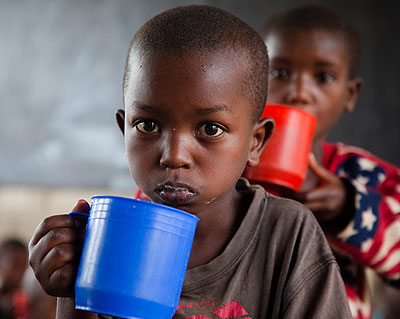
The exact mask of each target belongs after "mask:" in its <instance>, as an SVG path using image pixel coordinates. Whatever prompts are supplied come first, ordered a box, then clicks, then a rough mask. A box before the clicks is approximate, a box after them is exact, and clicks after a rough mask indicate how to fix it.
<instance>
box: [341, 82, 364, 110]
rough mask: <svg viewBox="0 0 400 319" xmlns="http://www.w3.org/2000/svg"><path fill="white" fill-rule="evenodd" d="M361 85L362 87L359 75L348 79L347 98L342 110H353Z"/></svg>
mask: <svg viewBox="0 0 400 319" xmlns="http://www.w3.org/2000/svg"><path fill="white" fill-rule="evenodd" d="M361 87H362V79H361V78H360V77H357V78H354V79H351V80H349V81H348V84H347V99H346V105H345V107H344V111H345V112H346V113H351V112H353V111H354V108H355V105H356V102H357V98H358V96H359V94H360V91H361Z"/></svg>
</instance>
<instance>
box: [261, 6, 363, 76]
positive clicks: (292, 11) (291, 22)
mask: <svg viewBox="0 0 400 319" xmlns="http://www.w3.org/2000/svg"><path fill="white" fill-rule="evenodd" d="M286 28H298V29H300V30H305V31H310V30H315V29H322V30H326V31H329V32H332V33H338V34H340V35H342V36H343V40H344V42H345V45H346V46H347V50H348V54H349V75H350V77H354V76H356V73H357V69H358V65H359V63H360V57H361V51H362V41H361V37H360V34H359V33H358V31H357V30H356V29H355V28H354V26H353V25H352V24H351V23H350V22H349V21H348V20H347V19H345V18H344V17H342V16H341V15H339V14H338V13H337V12H335V11H333V10H331V9H328V8H326V7H324V6H321V5H317V4H308V5H302V6H297V7H293V8H289V9H287V10H285V11H282V12H280V13H277V14H275V15H273V16H272V17H270V18H269V19H268V20H267V21H266V23H265V24H264V25H263V27H262V28H261V30H260V34H261V36H262V38H263V39H264V40H265V39H266V37H267V36H268V35H269V34H270V33H272V32H273V31H279V30H282V29H286Z"/></svg>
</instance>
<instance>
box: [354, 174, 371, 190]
mask: <svg viewBox="0 0 400 319" xmlns="http://www.w3.org/2000/svg"><path fill="white" fill-rule="evenodd" d="M368 182H369V179H368V177H367V176H361V175H360V176H358V177H357V178H356V179H355V180H354V183H353V185H354V187H355V188H356V190H357V191H358V192H360V193H363V194H367V193H368V191H367V184H368Z"/></svg>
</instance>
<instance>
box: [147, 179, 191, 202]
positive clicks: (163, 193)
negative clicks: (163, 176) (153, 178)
mask: <svg viewBox="0 0 400 319" xmlns="http://www.w3.org/2000/svg"><path fill="white" fill-rule="evenodd" d="M155 192H156V193H157V194H158V196H159V197H160V198H161V199H162V200H163V201H164V202H166V203H168V204H171V205H172V204H175V205H176V204H185V203H187V202H189V201H190V200H191V199H192V198H193V197H194V196H196V194H197V192H196V191H195V190H194V189H193V188H192V187H190V186H189V185H187V184H183V183H174V182H165V183H162V184H158V185H157V187H156V188H155Z"/></svg>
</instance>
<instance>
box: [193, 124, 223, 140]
mask: <svg viewBox="0 0 400 319" xmlns="http://www.w3.org/2000/svg"><path fill="white" fill-rule="evenodd" d="M224 132H225V129H224V128H222V127H221V126H220V125H218V124H216V123H204V124H202V125H201V126H200V127H199V129H198V131H197V135H199V136H201V137H214V138H215V137H219V136H220V135H221V134H223V133H224Z"/></svg>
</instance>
